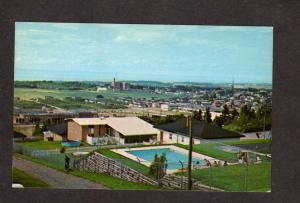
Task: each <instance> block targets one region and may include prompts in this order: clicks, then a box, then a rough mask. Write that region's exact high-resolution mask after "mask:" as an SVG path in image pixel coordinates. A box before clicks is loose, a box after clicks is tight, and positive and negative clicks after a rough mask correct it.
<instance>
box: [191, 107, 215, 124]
mask: <svg viewBox="0 0 300 203" xmlns="http://www.w3.org/2000/svg"><path fill="white" fill-rule="evenodd" d="M202 114H203V112H202V110H201V109H199V110H198V111H194V112H193V116H194V119H196V120H198V121H205V122H207V123H211V122H212V119H211V113H210V109H209V107H206V109H205V112H204V116H202Z"/></svg>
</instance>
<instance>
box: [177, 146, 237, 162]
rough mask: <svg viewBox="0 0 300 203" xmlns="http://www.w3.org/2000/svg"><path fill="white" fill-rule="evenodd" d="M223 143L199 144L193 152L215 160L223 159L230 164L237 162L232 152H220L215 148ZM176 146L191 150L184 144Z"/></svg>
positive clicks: (194, 147)
mask: <svg viewBox="0 0 300 203" xmlns="http://www.w3.org/2000/svg"><path fill="white" fill-rule="evenodd" d="M221 145H222V144H221V143H206V144H197V145H193V151H194V152H197V153H199V154H204V155H207V156H210V157H213V158H217V159H221V160H224V161H225V160H226V161H228V162H236V161H237V156H236V154H234V153H231V152H225V151H222V150H219V149H217V148H215V147H217V146H221ZM176 146H178V147H181V148H184V149H187V150H188V149H189V146H188V145H182V144H176Z"/></svg>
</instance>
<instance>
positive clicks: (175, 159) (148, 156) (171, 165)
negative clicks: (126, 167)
mask: <svg viewBox="0 0 300 203" xmlns="http://www.w3.org/2000/svg"><path fill="white" fill-rule="evenodd" d="M127 153H129V154H132V155H135V156H136V157H138V158H140V159H144V160H147V161H149V162H150V163H152V161H153V159H154V156H155V154H157V155H159V156H160V155H162V154H163V153H165V154H166V158H167V162H168V169H178V168H181V164H180V162H179V160H180V161H182V162H183V164H184V167H185V168H186V167H187V165H188V155H185V154H182V153H180V152H177V151H174V150H171V149H170V148H161V149H147V150H132V151H127ZM192 161H193V164H196V163H197V162H198V164H199V165H204V161H203V160H202V159H198V158H194V157H193V158H192Z"/></svg>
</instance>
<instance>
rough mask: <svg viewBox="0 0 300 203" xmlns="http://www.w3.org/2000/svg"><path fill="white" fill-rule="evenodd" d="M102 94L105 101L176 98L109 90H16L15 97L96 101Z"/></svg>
mask: <svg viewBox="0 0 300 203" xmlns="http://www.w3.org/2000/svg"><path fill="white" fill-rule="evenodd" d="M99 94H101V95H102V96H103V97H104V98H105V99H112V98H120V97H136V98H148V99H149V98H151V97H158V98H162V99H167V98H171V97H174V95H168V94H155V93H151V92H145V91H133V90H132V91H130V90H129V91H113V90H107V91H102V92H96V91H87V90H47V89H37V88H14V97H19V98H21V99H25V100H29V99H31V98H42V99H43V98H45V96H52V97H54V98H58V99H64V98H65V97H75V96H76V97H83V98H88V99H94V98H95V97H96V96H97V95H99Z"/></svg>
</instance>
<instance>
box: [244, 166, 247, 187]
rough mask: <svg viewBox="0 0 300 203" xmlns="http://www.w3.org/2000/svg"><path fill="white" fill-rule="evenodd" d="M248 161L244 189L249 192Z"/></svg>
mask: <svg viewBox="0 0 300 203" xmlns="http://www.w3.org/2000/svg"><path fill="white" fill-rule="evenodd" d="M247 187H248V162H247V163H246V168H245V174H244V190H245V192H247V190H248V188H247Z"/></svg>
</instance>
